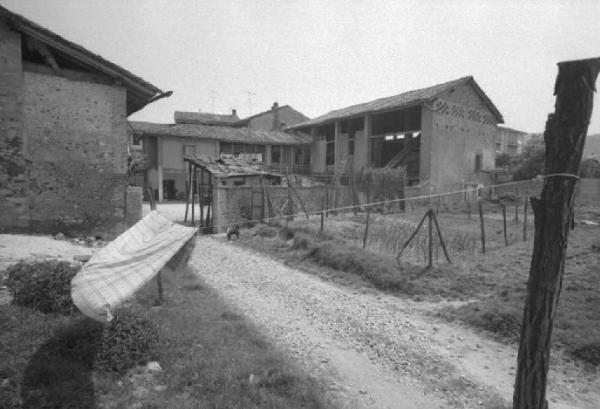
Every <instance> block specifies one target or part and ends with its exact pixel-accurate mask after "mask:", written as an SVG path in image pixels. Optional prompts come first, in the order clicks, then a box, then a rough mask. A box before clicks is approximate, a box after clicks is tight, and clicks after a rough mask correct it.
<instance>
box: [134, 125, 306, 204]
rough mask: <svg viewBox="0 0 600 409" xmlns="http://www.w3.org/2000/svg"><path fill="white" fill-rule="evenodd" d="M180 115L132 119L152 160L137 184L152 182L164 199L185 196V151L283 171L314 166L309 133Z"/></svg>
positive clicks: (139, 141)
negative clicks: (162, 120)
mask: <svg viewBox="0 0 600 409" xmlns="http://www.w3.org/2000/svg"><path fill="white" fill-rule="evenodd" d="M190 118H191V120H190ZM177 119H178V122H176V123H174V124H156V123H150V122H136V121H131V122H130V124H131V128H132V132H133V135H134V140H135V141H136V144H137V146H138V147H139V148H140V149H143V152H144V154H145V155H146V158H147V162H148V165H147V169H146V170H145V172H144V173H143V175H142V177H141V178H140V179H141V180H138V181H137V182H136V183H137V184H139V185H144V186H148V187H151V188H152V189H153V190H154V191H155V195H156V197H157V199H158V200H159V201H162V200H165V199H183V198H184V197H185V191H186V181H187V172H188V170H187V168H186V165H185V164H184V159H183V158H184V156H187V157H194V156H195V157H204V158H206V159H207V160H213V159H218V158H238V159H243V160H245V161H246V162H248V163H253V164H257V165H261V166H263V167H264V168H265V169H267V170H269V171H274V172H280V173H284V172H290V173H305V172H307V171H308V170H309V167H310V142H311V140H310V137H307V136H302V135H294V134H290V133H286V132H282V131H278V130H273V131H272V130H261V129H251V128H249V127H245V126H240V124H239V123H232V125H231V126H221V125H208V124H206V123H204V124H203V123H200V122H198V116H185V117H184V116H182V115H179V116H178V118H177ZM182 121H183V122H182Z"/></svg>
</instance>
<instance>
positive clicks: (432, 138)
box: [421, 100, 498, 192]
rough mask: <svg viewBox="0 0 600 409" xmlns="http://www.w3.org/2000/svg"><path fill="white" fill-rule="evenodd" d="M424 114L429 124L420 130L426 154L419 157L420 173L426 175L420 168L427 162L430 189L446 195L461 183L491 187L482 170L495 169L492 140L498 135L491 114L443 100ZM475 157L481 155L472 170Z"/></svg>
mask: <svg viewBox="0 0 600 409" xmlns="http://www.w3.org/2000/svg"><path fill="white" fill-rule="evenodd" d="M424 111H425V112H426V113H424V117H426V118H428V119H429V120H430V121H431V122H430V124H427V126H424V127H423V141H422V144H421V149H422V150H425V151H429V154H428V155H423V156H429V157H422V158H421V160H422V168H421V170H422V173H426V172H424V166H425V164H427V163H428V162H429V165H430V173H429V179H430V183H431V185H432V186H433V187H434V190H435V191H436V192H447V191H454V190H460V189H462V188H463V187H464V186H465V184H478V183H481V184H484V185H489V184H491V182H492V178H491V176H490V174H488V173H486V172H485V170H492V169H494V168H495V145H494V139H495V136H496V134H497V133H498V129H497V128H496V126H495V122H494V121H495V120H494V119H493V117H491V114H490V113H489V112H484V111H479V110H475V109H473V108H470V107H469V106H464V105H459V104H456V103H453V102H447V101H443V100H438V102H436V106H435V107H433V109H432V108H430V107H426V108H424ZM428 127H430V128H428ZM477 155H480V156H481V168H480V170H476V165H475V163H476V157H477ZM423 176H425V175H424V174H422V175H421V178H422V180H423Z"/></svg>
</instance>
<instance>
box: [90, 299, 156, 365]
mask: <svg viewBox="0 0 600 409" xmlns="http://www.w3.org/2000/svg"><path fill="white" fill-rule="evenodd" d="M157 350H158V327H157V326H156V325H155V324H154V323H152V322H151V321H149V320H147V319H145V318H142V317H140V316H138V315H136V314H135V313H134V312H131V311H127V310H123V311H119V313H118V315H117V316H115V318H114V319H113V320H112V321H111V323H110V325H108V326H107V327H106V328H105V329H104V332H103V333H102V340H101V343H100V345H99V346H98V350H97V351H98V353H97V355H96V365H97V367H98V368H99V369H100V370H101V371H104V372H111V373H117V374H118V373H123V372H125V371H126V370H127V369H129V368H132V367H134V366H136V365H143V364H145V363H146V362H148V361H151V360H154V359H156V355H157Z"/></svg>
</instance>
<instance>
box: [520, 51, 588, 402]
mask: <svg viewBox="0 0 600 409" xmlns="http://www.w3.org/2000/svg"><path fill="white" fill-rule="evenodd" d="M599 71H600V58H595V59H589V60H579V61H569V62H562V63H559V64H558V76H557V77H556V84H555V88H554V94H555V95H556V102H555V110H554V114H551V115H549V116H548V121H547V122H546V130H545V132H544V141H545V142H546V162H545V166H546V174H547V175H548V176H547V177H546V179H545V182H544V188H543V190H542V194H541V197H540V198H531V207H532V209H533V213H534V216H535V234H534V242H533V256H532V259H531V268H530V270H529V281H528V282H527V299H526V301H525V308H524V313H523V324H522V325H521V338H520V343H519V355H518V360H517V374H516V380H515V391H514V395H513V409H546V408H547V407H548V402H547V401H546V381H547V376H548V368H549V361H550V345H551V337H552V328H553V327H554V318H555V316H556V307H557V305H558V300H559V296H560V290H561V287H562V278H563V272H564V266H565V255H566V250H567V238H568V234H569V223H570V220H571V215H572V214H573V198H574V190H575V183H576V182H577V177H576V176H575V175H577V174H578V173H579V167H580V164H581V155H582V152H583V145H584V143H585V137H586V134H587V129H588V124H589V122H590V116H591V114H592V106H593V98H594V91H595V87H594V84H595V83H596V79H597V77H598V72H599Z"/></svg>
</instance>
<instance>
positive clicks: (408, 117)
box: [373, 106, 421, 135]
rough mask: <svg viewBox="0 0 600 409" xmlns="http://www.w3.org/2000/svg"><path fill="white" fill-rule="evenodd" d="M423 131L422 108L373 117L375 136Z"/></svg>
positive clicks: (385, 113) (417, 107) (415, 107)
mask: <svg viewBox="0 0 600 409" xmlns="http://www.w3.org/2000/svg"><path fill="white" fill-rule="evenodd" d="M420 129H421V106H414V107H411V108H406V109H402V110H398V111H392V112H384V113H382V114H377V115H373V135H386V134H393V133H403V132H408V131H418V130H420Z"/></svg>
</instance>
